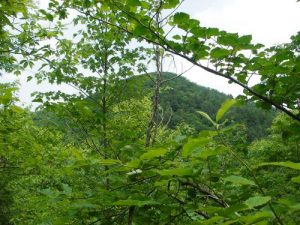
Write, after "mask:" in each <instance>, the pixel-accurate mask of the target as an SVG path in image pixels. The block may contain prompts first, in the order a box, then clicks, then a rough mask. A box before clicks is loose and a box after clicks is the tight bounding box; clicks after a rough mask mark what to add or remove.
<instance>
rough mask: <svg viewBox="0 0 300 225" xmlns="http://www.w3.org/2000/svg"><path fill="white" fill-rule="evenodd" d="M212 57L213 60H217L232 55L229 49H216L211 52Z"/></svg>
mask: <svg viewBox="0 0 300 225" xmlns="http://www.w3.org/2000/svg"><path fill="white" fill-rule="evenodd" d="M210 55H211V57H212V58H215V59H219V58H224V57H226V56H228V55H230V51H228V50H227V49H224V48H219V47H217V48H214V49H213V50H211V52H210Z"/></svg>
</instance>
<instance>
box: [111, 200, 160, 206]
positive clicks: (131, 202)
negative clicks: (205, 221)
mask: <svg viewBox="0 0 300 225" xmlns="http://www.w3.org/2000/svg"><path fill="white" fill-rule="evenodd" d="M155 204H158V203H157V202H155V201H152V200H145V201H141V200H133V199H127V200H119V201H116V202H113V203H112V205H119V206H139V207H141V206H144V205H155Z"/></svg>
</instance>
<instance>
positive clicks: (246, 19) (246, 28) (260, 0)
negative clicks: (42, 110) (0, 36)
mask: <svg viewBox="0 0 300 225" xmlns="http://www.w3.org/2000/svg"><path fill="white" fill-rule="evenodd" d="M41 2H42V3H43V4H41V6H42V5H43V6H44V5H45V2H46V1H45V0H41ZM179 11H185V12H187V13H189V14H190V15H191V16H192V17H194V18H196V19H198V20H200V23H201V24H202V25H203V26H212V27H218V28H220V29H223V30H226V31H229V32H238V33H240V34H252V36H253V40H254V41H255V42H259V43H263V44H265V45H273V44H278V43H283V42H289V38H290V36H291V35H293V34H296V33H297V32H298V31H300V3H296V0H185V2H184V3H183V5H182V7H181V8H180V9H179ZM177 64H178V65H177V67H178V68H181V67H182V66H183V68H188V67H189V64H188V63H187V62H185V61H183V60H180V59H178V60H177ZM25 73H26V74H32V73H34V71H26V72H25ZM10 76H11V75H10ZM185 77H187V78H188V79H190V80H191V81H193V82H195V83H197V84H200V85H203V86H207V87H211V88H215V89H217V90H219V91H221V92H224V93H227V94H232V95H234V96H236V95H238V94H239V93H241V89H240V88H239V87H236V86H234V85H229V84H228V82H227V80H225V79H222V78H220V77H216V76H213V75H211V74H208V73H206V72H204V71H203V70H201V69H198V68H196V67H194V68H193V69H192V70H190V71H189V72H188V73H186V74H185ZM18 79H19V81H20V83H21V88H20V93H19V97H20V99H21V101H23V102H26V103H30V100H31V98H30V93H31V92H32V91H36V90H42V91H45V90H47V89H48V90H49V85H47V84H44V85H42V86H37V85H36V84H35V83H34V82H30V83H26V82H25V76H23V77H22V76H21V78H18ZM3 80H6V81H7V80H12V79H11V77H10V79H9V78H8V77H7V76H5V77H2V78H0V81H3Z"/></svg>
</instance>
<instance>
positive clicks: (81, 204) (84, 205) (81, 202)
mask: <svg viewBox="0 0 300 225" xmlns="http://www.w3.org/2000/svg"><path fill="white" fill-rule="evenodd" d="M72 206H73V207H74V208H97V207H98V206H97V205H95V204H92V203H90V202H88V201H86V200H79V201H77V202H75V203H73V204H72Z"/></svg>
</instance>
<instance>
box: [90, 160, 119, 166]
mask: <svg viewBox="0 0 300 225" xmlns="http://www.w3.org/2000/svg"><path fill="white" fill-rule="evenodd" d="M95 163H96V164H100V165H104V166H111V165H116V164H121V161H120V160H116V159H101V160H96V161H95Z"/></svg>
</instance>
